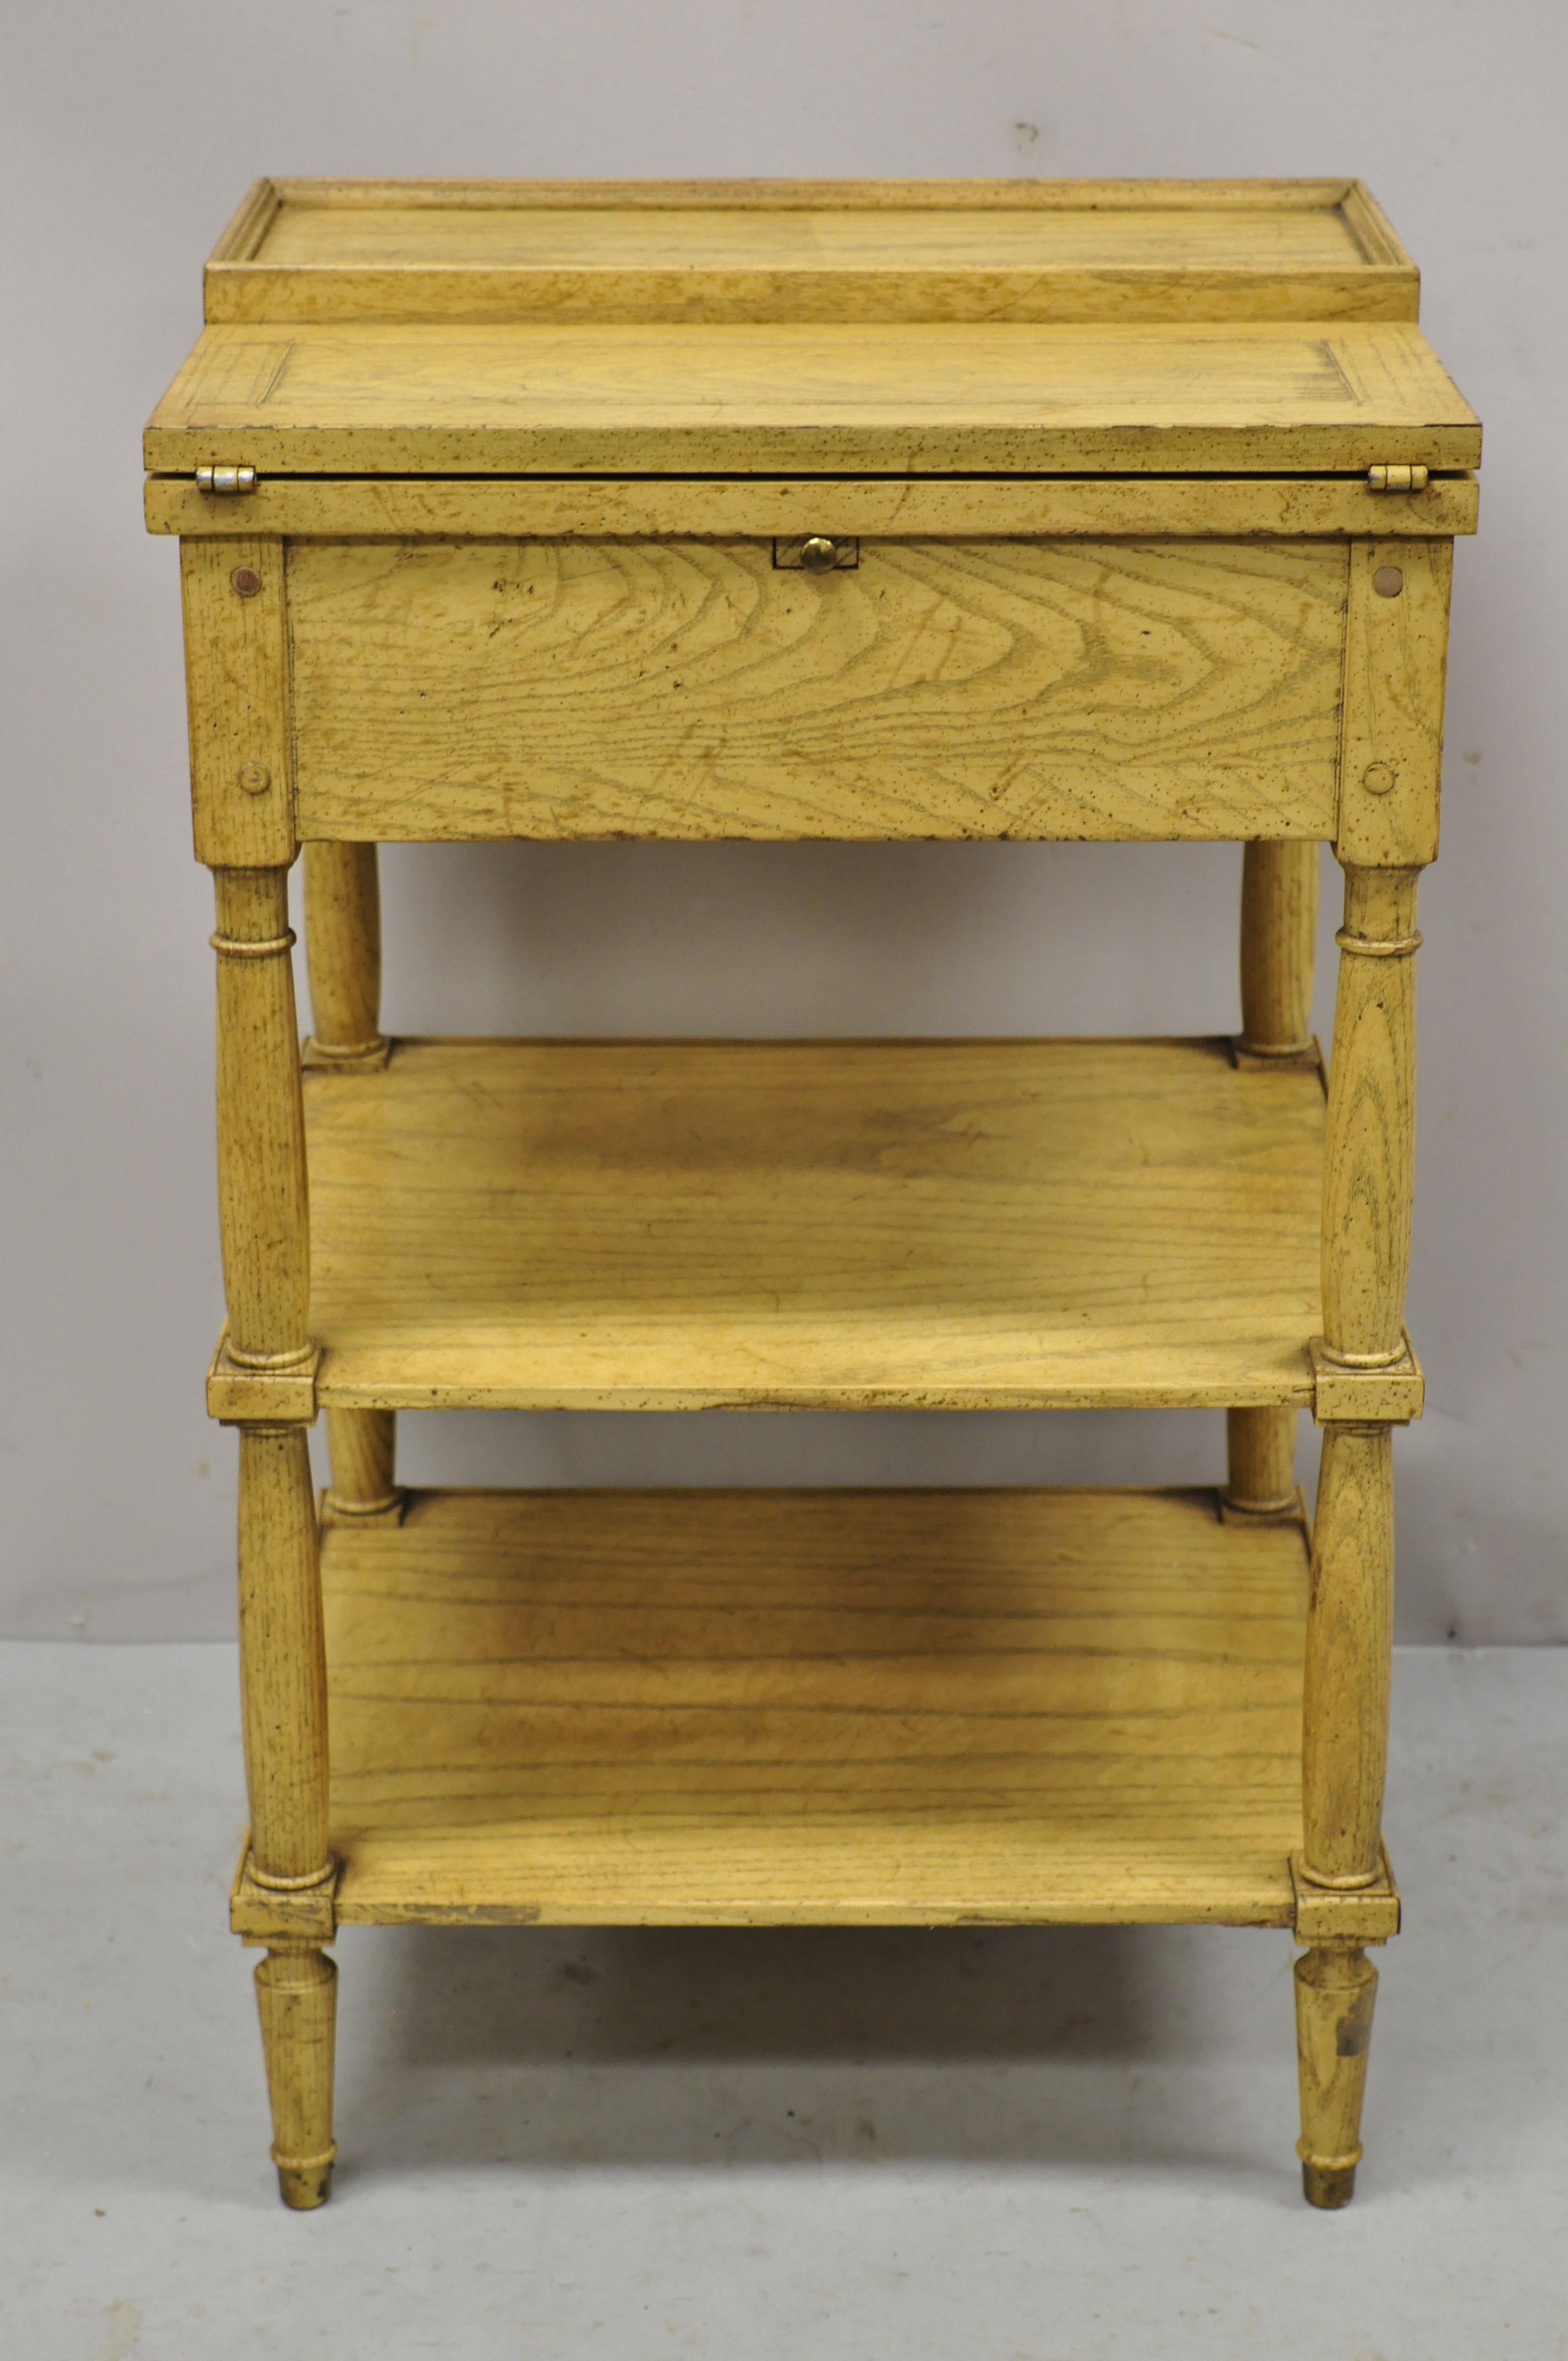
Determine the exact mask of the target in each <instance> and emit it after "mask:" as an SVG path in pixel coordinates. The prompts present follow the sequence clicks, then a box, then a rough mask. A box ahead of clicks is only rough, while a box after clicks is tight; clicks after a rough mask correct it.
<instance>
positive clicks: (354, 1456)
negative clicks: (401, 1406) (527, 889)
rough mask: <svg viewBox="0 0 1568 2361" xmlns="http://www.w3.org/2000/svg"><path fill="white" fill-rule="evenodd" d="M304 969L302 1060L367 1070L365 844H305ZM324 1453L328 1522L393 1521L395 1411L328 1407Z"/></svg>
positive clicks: (373, 888)
mask: <svg viewBox="0 0 1568 2361" xmlns="http://www.w3.org/2000/svg"><path fill="white" fill-rule="evenodd" d="M304 869H305V893H304V902H305V962H306V965H307V967H308V968H309V971H310V978H311V1009H312V1013H313V1017H314V1020H315V1029H314V1031H313V1033H312V1035H311V1038H310V1039H309V1040H308V1041H307V1042H306V1044H305V1059H306V1062H307V1063H308V1064H309V1065H311V1066H312V1067H313V1068H315V1069H317V1070H318V1071H319V1070H320V1069H321V1068H323V1067H328V1068H334V1069H336V1070H337V1071H341V1072H343V1073H345V1074H354V1073H368V1072H374V1071H377V1070H378V1068H380V1067H382V1066H384V1065H385V1064H386V1062H387V1059H388V1056H389V1049H390V1044H389V1042H388V1040H387V1039H386V1037H385V1036H384V1035H383V1033H382V1031H381V894H380V884H379V880H378V873H377V849H376V847H375V845H373V844H321V843H311V844H307V845H306V846H305V849H304ZM326 1439H327V1450H328V1452H329V1454H330V1455H331V1459H332V1488H331V1489H330V1490H329V1492H328V1494H327V1499H326V1511H327V1515H328V1516H329V1517H330V1518H332V1519H333V1520H334V1521H337V1520H339V1519H346V1518H352V1517H359V1518H374V1519H376V1520H377V1521H378V1522H381V1523H385V1524H395V1523H396V1522H397V1521H398V1520H399V1518H400V1515H401V1513H402V1494H401V1493H400V1491H399V1489H398V1488H397V1486H396V1484H395V1483H394V1482H393V1480H392V1451H393V1414H392V1412H391V1411H380V1410H329V1411H327V1414H326Z"/></svg>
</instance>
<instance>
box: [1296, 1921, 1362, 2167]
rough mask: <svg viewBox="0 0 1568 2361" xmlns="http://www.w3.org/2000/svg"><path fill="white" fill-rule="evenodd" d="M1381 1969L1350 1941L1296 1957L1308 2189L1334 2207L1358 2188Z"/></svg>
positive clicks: (1300, 2149) (1302, 2145) (1302, 2146)
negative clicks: (1357, 2171) (1363, 2110)
mask: <svg viewBox="0 0 1568 2361" xmlns="http://www.w3.org/2000/svg"><path fill="white" fill-rule="evenodd" d="M1376 1993H1377V1971H1376V1968H1375V1967H1374V1966H1373V1964H1372V1962H1371V1960H1369V1959H1368V1958H1367V1956H1366V1954H1365V1951H1363V1950H1360V1949H1357V1948H1355V1947H1354V1945H1350V1944H1344V1945H1340V1944H1334V1945H1329V1944H1323V1945H1320V1946H1318V1947H1316V1948H1314V1949H1312V1950H1310V1951H1307V1952H1304V1953H1303V1954H1302V1956H1301V1958H1300V1959H1299V1960H1297V1962H1296V2048H1297V2056H1298V2059H1299V2065H1300V2073H1301V2136H1300V2138H1299V2141H1298V2142H1297V2144H1296V2152H1297V2154H1298V2155H1299V2158H1300V2159H1301V2191H1302V2194H1303V2195H1304V2196H1305V2198H1306V2200H1307V2202H1308V2204H1309V2205H1318V2206H1321V2207H1322V2208H1323V2209H1324V2210H1325V2211H1331V2212H1332V2210H1333V2209H1334V2208H1336V2207H1338V2206H1341V2205H1348V2204H1349V2203H1350V2201H1351V2199H1352V2197H1353V2196H1354V2194H1355V2168H1356V2166H1357V2164H1358V2163H1359V2162H1360V2160H1361V2101H1362V2095H1363V2093H1364V2092H1365V2088H1366V2052H1367V2049H1368V2047H1369V2046H1370V2043H1371V2040H1372V2004H1373V2002H1374V2000H1375V1999H1376Z"/></svg>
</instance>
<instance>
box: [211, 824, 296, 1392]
mask: <svg viewBox="0 0 1568 2361" xmlns="http://www.w3.org/2000/svg"><path fill="white" fill-rule="evenodd" d="M213 877H214V886H215V888H216V895H217V916H218V924H217V931H216V932H215V933H214V937H213V947H214V950H216V952H217V954H218V1218H219V1224H220V1228H221V1231H222V1236H223V1255H224V1291H225V1295H226V1297H227V1300H228V1334H227V1338H226V1342H225V1351H226V1353H227V1356H228V1357H229V1359H230V1360H232V1361H235V1362H236V1363H238V1364H239V1365H240V1367H249V1368H264V1369H265V1368H271V1369H289V1368H295V1369H298V1368H302V1367H305V1366H306V1364H308V1363H309V1361H310V1360H311V1357H312V1355H313V1351H314V1346H313V1343H312V1341H311V1334H310V1300H311V1261H310V1211H309V1200H308V1193H307V1187H306V1179H305V1117H304V1106H303V1103H302V1097H301V1092H300V1048H299V1034H298V1030H297V1027H296V1020H295V1016H294V970H293V964H292V961H291V958H290V953H291V950H292V949H293V943H294V938H293V935H292V934H291V931H290V928H289V895H288V873H287V872H286V871H284V870H281V869H218V870H214V873H213Z"/></svg>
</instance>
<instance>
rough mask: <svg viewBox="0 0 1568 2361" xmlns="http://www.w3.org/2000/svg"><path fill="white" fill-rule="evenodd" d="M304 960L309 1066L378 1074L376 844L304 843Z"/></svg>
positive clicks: (381, 1060)
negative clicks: (308, 994) (308, 987)
mask: <svg viewBox="0 0 1568 2361" xmlns="http://www.w3.org/2000/svg"><path fill="white" fill-rule="evenodd" d="M304 872H305V960H306V963H307V966H308V968H309V971H310V978H311V1010H312V1015H313V1020H314V1030H313V1033H312V1034H311V1037H310V1038H309V1040H308V1041H307V1042H306V1043H305V1051H304V1057H305V1063H306V1064H307V1065H308V1066H313V1067H323V1066H331V1067H337V1068H340V1069H342V1070H344V1071H351V1072H365V1071H371V1072H374V1071H375V1070H376V1069H377V1068H378V1067H380V1066H384V1065H385V1064H386V1062H387V1059H388V1056H389V1049H390V1044H389V1042H388V1041H387V1039H386V1038H385V1036H384V1035H383V1034H382V1032H381V1030H380V1021H381V894H380V883H379V879H378V873H377V857H376V847H375V846H374V845H373V844H328V843H313V844H307V845H306V847H305V851H304Z"/></svg>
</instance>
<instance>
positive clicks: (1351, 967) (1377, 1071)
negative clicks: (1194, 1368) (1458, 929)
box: [1322, 868, 1420, 1368]
mask: <svg viewBox="0 0 1568 2361" xmlns="http://www.w3.org/2000/svg"><path fill="white" fill-rule="evenodd" d="M1419 876H1420V872H1419V870H1415V869H1351V868H1347V869H1346V871H1345V873H1344V925H1343V928H1341V929H1340V934H1339V946H1340V972H1339V992H1338V995H1337V998H1336V1001H1335V1005H1334V1040H1333V1054H1332V1058H1331V1059H1330V1061H1329V1110H1328V1137H1327V1141H1326V1144H1325V1148H1324V1161H1323V1229H1322V1281H1323V1343H1324V1348H1325V1350H1326V1352H1327V1353H1328V1355H1329V1356H1330V1358H1331V1359H1332V1360H1335V1361H1338V1362H1340V1363H1342V1364H1343V1366H1345V1367H1350V1368H1380V1367H1387V1365H1388V1364H1389V1363H1390V1362H1392V1361H1397V1360H1398V1359H1399V1358H1400V1357H1401V1356H1402V1355H1403V1353H1404V1350H1405V1333H1404V1318H1405V1281H1406V1279H1407V1277H1408V1275H1409V1264H1410V1212H1411V1202H1412V1196H1413V1191H1414V1183H1415V1170H1414V1159H1415V1115H1416V1070H1415V1059H1416V1033H1415V1016H1416V972H1415V960H1414V957H1413V954H1414V952H1415V950H1416V948H1417V946H1418V945H1419V943H1420V935H1419V934H1418V933H1417V932H1416V884H1417V880H1418V878H1419Z"/></svg>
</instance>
